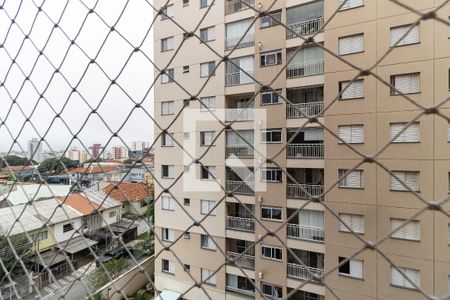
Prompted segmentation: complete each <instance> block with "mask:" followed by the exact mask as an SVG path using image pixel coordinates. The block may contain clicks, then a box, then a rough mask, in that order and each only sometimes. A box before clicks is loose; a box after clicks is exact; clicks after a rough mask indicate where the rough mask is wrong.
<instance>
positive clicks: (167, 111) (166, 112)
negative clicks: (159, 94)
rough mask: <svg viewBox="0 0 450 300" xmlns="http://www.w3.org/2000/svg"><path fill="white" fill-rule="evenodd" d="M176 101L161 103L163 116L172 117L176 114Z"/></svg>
mask: <svg viewBox="0 0 450 300" xmlns="http://www.w3.org/2000/svg"><path fill="white" fill-rule="evenodd" d="M174 106H175V101H163V102H161V116H170V115H173V114H174Z"/></svg>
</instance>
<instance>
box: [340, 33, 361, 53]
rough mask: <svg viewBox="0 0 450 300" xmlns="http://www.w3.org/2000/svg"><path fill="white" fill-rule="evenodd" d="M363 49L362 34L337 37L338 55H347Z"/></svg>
mask: <svg viewBox="0 0 450 300" xmlns="http://www.w3.org/2000/svg"><path fill="white" fill-rule="evenodd" d="M363 51H364V34H356V35H352V36H345V37H341V38H339V55H347V54H352V53H359V52H363Z"/></svg>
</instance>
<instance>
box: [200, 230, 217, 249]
mask: <svg viewBox="0 0 450 300" xmlns="http://www.w3.org/2000/svg"><path fill="white" fill-rule="evenodd" d="M200 247H201V248H202V249H207V250H213V251H216V250H217V246H216V243H215V242H214V240H213V239H212V238H211V237H210V236H209V235H206V234H202V235H200Z"/></svg>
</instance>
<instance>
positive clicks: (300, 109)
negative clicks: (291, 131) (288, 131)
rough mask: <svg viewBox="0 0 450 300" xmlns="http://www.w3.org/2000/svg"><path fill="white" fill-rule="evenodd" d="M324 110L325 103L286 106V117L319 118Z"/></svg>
mask: <svg viewBox="0 0 450 300" xmlns="http://www.w3.org/2000/svg"><path fill="white" fill-rule="evenodd" d="M323 109H324V104H323V101H318V102H308V103H295V104H287V105H286V117H287V118H289V119H296V118H305V117H308V118H310V117H313V116H318V115H320V113H321V112H322V111H323Z"/></svg>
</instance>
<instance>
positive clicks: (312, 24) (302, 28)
mask: <svg viewBox="0 0 450 300" xmlns="http://www.w3.org/2000/svg"><path fill="white" fill-rule="evenodd" d="M323 24H324V21H323V17H318V18H317V19H311V20H306V21H303V22H298V23H292V24H288V25H287V26H288V27H289V28H290V29H291V30H292V31H294V32H295V33H296V34H299V35H311V34H314V33H316V32H318V31H319V30H321V29H322V27H323ZM291 30H288V29H286V38H287V39H291V38H294V37H297V36H296V35H295V34H294V33H293V32H292V31H291Z"/></svg>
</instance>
